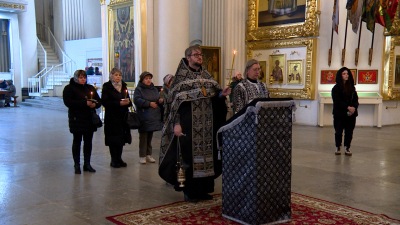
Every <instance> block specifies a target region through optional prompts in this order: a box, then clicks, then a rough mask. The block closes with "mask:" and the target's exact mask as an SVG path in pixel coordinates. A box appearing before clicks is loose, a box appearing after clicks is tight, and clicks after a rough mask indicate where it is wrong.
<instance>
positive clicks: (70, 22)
mask: <svg viewBox="0 0 400 225" xmlns="http://www.w3.org/2000/svg"><path fill="white" fill-rule="evenodd" d="M82 1H83V0H63V16H64V20H63V27H64V35H65V37H64V40H66V41H68V40H78V39H83V38H85V36H84V34H85V31H84V23H83V2H82ZM88 10H90V9H88Z"/></svg>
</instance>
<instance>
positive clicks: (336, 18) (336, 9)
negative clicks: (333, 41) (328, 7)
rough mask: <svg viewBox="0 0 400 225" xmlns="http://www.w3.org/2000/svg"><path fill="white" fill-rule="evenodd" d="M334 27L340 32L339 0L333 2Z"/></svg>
mask: <svg viewBox="0 0 400 225" xmlns="http://www.w3.org/2000/svg"><path fill="white" fill-rule="evenodd" d="M332 29H333V30H334V31H336V33H337V34H339V31H338V29H339V0H334V2H333V15H332Z"/></svg>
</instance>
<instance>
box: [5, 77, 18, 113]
mask: <svg viewBox="0 0 400 225" xmlns="http://www.w3.org/2000/svg"><path fill="white" fill-rule="evenodd" d="M6 84H7V87H6V88H5V89H6V90H7V91H8V94H5V95H4V102H5V103H6V104H5V105H4V106H5V107H10V102H11V97H14V96H15V94H16V89H15V86H14V84H13V81H12V80H7V81H6Z"/></svg>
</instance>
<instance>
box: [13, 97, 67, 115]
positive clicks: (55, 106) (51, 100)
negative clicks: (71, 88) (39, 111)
mask: <svg viewBox="0 0 400 225" xmlns="http://www.w3.org/2000/svg"><path fill="white" fill-rule="evenodd" d="M18 104H19V105H24V106H31V107H36V108H43V109H52V110H58V111H65V112H68V108H67V107H66V106H65V105H64V102H63V99H62V97H35V98H30V99H25V101H24V102H18Z"/></svg>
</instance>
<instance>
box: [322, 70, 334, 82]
mask: <svg viewBox="0 0 400 225" xmlns="http://www.w3.org/2000/svg"><path fill="white" fill-rule="evenodd" d="M336 73H337V70H321V84H334V83H335V81H336Z"/></svg>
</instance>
